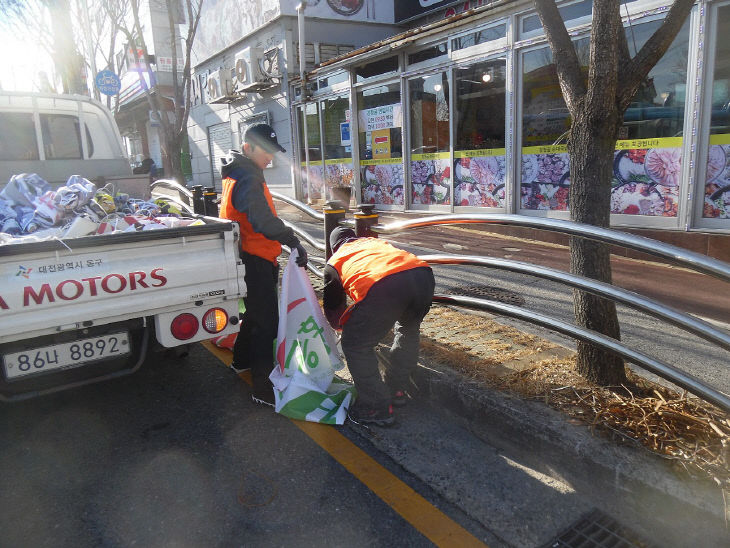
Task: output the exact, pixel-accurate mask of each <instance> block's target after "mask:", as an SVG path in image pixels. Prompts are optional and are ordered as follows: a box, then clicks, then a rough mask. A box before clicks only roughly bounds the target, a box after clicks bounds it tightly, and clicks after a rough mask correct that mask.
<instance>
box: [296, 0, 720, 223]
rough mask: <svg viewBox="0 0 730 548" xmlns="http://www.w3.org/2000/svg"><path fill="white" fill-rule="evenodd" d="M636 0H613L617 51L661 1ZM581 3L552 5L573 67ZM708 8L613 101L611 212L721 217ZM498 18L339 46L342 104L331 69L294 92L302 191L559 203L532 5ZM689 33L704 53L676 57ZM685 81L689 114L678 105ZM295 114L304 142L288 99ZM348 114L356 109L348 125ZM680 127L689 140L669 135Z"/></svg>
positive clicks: (506, 206) (559, 207)
mask: <svg viewBox="0 0 730 548" xmlns="http://www.w3.org/2000/svg"><path fill="white" fill-rule="evenodd" d="M642 4H643V5H644V6H646V5H647V4H646V3H645V2H642V1H641V0H631V1H629V2H627V5H628V6H629V7H628V8H627V9H628V10H630V11H631V14H630V16H631V21H630V23H628V22H627V23H626V26H625V33H626V38H627V44H628V46H629V54H630V55H631V56H634V55H636V52H637V51H638V50H639V49H641V47H642V46H643V45H644V44H645V43H646V42H647V40H648V39H649V37H650V36H652V34H653V33H654V32H655V31H656V30H657V29H658V28H659V26H660V25H661V23H662V13H661V12H662V10H660V9H658V10H651V11H649V10H647V9H646V7H643V8H642ZM591 5H592V3H591V2H590V1H580V2H574V3H571V4H569V5H562V7H561V15H562V17H563V19H564V20H566V21H567V23H569V24H568V26H569V27H570V26H571V25H573V27H572V29H575V32H574V31H573V30H572V29H571V28H569V30H570V31H571V33H572V36H573V41H574V42H573V43H574V44H575V46H576V52H577V54H578V60H579V62H580V64H581V66H582V67H583V68H584V71H585V74H586V76H587V66H588V58H589V53H590V50H589V47H590V41H589V38H588V36H587V33H588V24H589V22H590V13H591ZM710 8H711V9H710ZM710 8H708V10H709V11H708V15H707V21H709V23H708V25H707V26H708V27H710V26H711V27H712V29H708V31H707V33H705V31H704V29H703V28H701V24H700V23H699V21H698V19H697V18H698V15H697V13H694V14H693V15H691V16H690V18H689V19H688V20H687V21H686V22H685V24H684V25H683V27H682V29H681V30H680V32H679V34H678V35H677V37H676V39H675V40H674V42H673V43H672V45H671V46H670V47H669V49H668V51H667V52H666V54H665V55H664V56H663V57H662V59H660V60H659V61H658V62H657V64H656V65H655V66H654V67H653V68H652V70H651V71H650V72H649V74H648V76H647V77H646V79H645V81H644V82H643V84H642V85H641V86H640V88H639V90H638V92H637V93H636V96H635V98H634V100H633V101H632V103H631V105H630V106H629V107H628V109H627V111H626V113H625V115H624V122H623V125H622V127H621V128H620V130H619V135H618V140H617V142H616V149H615V152H614V160H613V177H612V182H611V183H612V184H611V202H610V205H611V213H612V222H613V223H614V224H616V225H626V226H637V227H641V226H646V227H663V228H680V227H681V226H682V225H683V224H684V223H687V225H688V226H690V227H705V226H711V227H713V228H715V227H718V228H726V227H727V228H730V226H729V225H727V223H721V222H718V221H719V220H721V219H728V218H730V106H728V105H730V65H729V64H728V63H726V59H727V58H730V46H728V45H727V44H726V43H725V41H724V40H723V37H724V36H725V34H726V33H728V32H730V3H728V2H726V3H725V4H724V5H722V4H721V5H715V6H711V7H710ZM634 14H635V15H636V17H634ZM512 22H514V23H515V24H514V25H513V24H512V23H511V22H510V21H508V20H507V19H504V18H499V19H496V20H493V21H486V22H485V21H483V20H482V22H481V24H480V25H478V26H474V27H471V28H470V27H469V25H468V24H464V26H463V27H462V28H461V29H460V30H454V29H452V31H451V34H450V35H449V36H448V38H446V37H445V36H443V37H441V38H440V39H439V38H436V39H435V41H434V42H431V43H430V44H428V45H426V44H421V45H420V46H418V47H419V48H420V49H414V48H412V47H410V46H408V47H406V45H407V43H408V42H407V39H404V40H403V42H404V44H403V46H404V47H403V49H402V50H400V51H397V48H395V49H394V50H393V51H392V52H391V53H390V54H389V56H388V57H385V58H380V59H367V60H353V61H352V63H353V64H352V65H351V66H350V68H349V69H348V70H349V74H348V76H349V77H350V78H352V80H353V83H354V85H355V89H354V90H353V96H352V100H353V101H354V103H355V104H353V105H351V104H350V97H351V96H350V94H349V90H348V91H346V90H345V87H346V84H345V80H346V78H345V76H343V74H347V73H346V72H342V68H339V69H337V70H335V71H334V72H332V73H331V74H326V73H323V74H322V75H321V76H319V80H320V81H322V82H329V81H330V79H331V80H332V81H333V82H336V83H338V86H339V87H337V86H336V87H335V88H334V89H332V88H329V89H328V90H326V91H327V93H329V94H331V95H328V94H327V93H324V92H323V90H321V89H320V90H318V92H317V93H316V95H319V96H320V97H319V98H316V97H315V98H314V99H312V100H311V101H312V102H311V103H309V104H308V105H307V113H308V115H307V134H308V140H309V150H310V162H309V170H308V174H309V175H310V180H311V192H312V198H314V199H318V198H322V199H325V198H326V199H329V198H331V193H330V192H329V191H328V189H330V188H332V187H334V186H346V185H350V184H351V185H356V186H357V191H358V192H356V193H355V194H356V195H357V199H358V201H361V202H362V203H371V204H375V205H377V206H378V207H379V208H380V209H386V210H387V209H389V208H390V209H402V208H409V209H420V210H424V209H432V210H435V211H453V210H454V209H455V208H456V209H459V208H470V209H473V208H483V209H493V210H500V211H507V212H512V211H518V212H521V213H525V214H528V213H529V214H542V215H544V214H548V215H550V214H555V215H556V216H558V217H560V216H566V214H567V212H568V209H569V207H570V204H569V190H570V160H569V155H568V150H567V136H568V132H569V129H570V124H571V118H570V116H569V113H568V110H567V108H566V105H565V102H564V100H563V96H562V91H561V89H560V86H559V82H558V78H557V72H556V67H555V64H554V63H553V58H552V53H551V51H550V48H549V47H548V46H547V44H546V43H545V41H544V39H543V37H542V33H543V31H542V27H541V25H540V23H539V19H538V18H537V17H536V15H535V13H534V11H532V12H530V11H528V12H525V13H524V14H518V16H517V17H516V18H514V19H512ZM576 25H578V26H577V27H576ZM692 28H694V31H691V29H692ZM691 32H694V33H696V34H697V36H698V37H699V39H700V40H707V44H708V47H707V48H706V50H705V51H704V52H705V53H706V55H707V57H706V60H707V62H706V63H705V64H706V65H707V66H704V65H703V64H702V62H698V63H697V64H696V66H690V65H689V59H690V57H691V56H692V55H694V54H696V53H703V50H702V49H701V48H700V49H698V44H697V43H690V34H691ZM525 38H527V40H524V39H525ZM520 39H523V40H524V41H523V42H520V41H519V40H520ZM515 40H517V42H515ZM515 43H516V45H514V44H515ZM414 47H415V46H414ZM700 61H702V59H700ZM695 69H697V70H698V71H701V72H695ZM690 71H692V73H691V74H690V73H689V72H690ZM342 84H345V85H344V86H343V85H342ZM708 86H711V87H712V89H711V90H710V89H707V88H708ZM688 88H689V89H688ZM697 93H700V94H701V97H700V98H699V100H698V103H699V106H701V107H702V108H704V109H705V114H704V116H705V117H706V121H702V122H699V121H697V122H695V121H694V118H693V119H690V118H689V114H687V113H686V112H685V111H686V110H687V106H686V103H687V102H688V101H692V100H694V99H693V97H694V96H696V95H697ZM710 102H711V103H712V105H711V108H710V105H709V104H708V103H710ZM687 112H691V111H689V110H687ZM296 114H297V116H298V117H299V118H298V126H299V133H300V147H303V144H302V140H301V136H302V135H301V134H302V131H303V129H302V127H303V112H302V110H301V106H300V107H298V110H297V112H296ZM686 114H687V115H686ZM351 118H352V119H351ZM351 122H352V124H353V125H354V123H355V122H357V124H356V125H357V133H356V134H352V135H350V131H349V130H350V127H351ZM687 128H690V129H691V130H692V131H693V134H692V137H693V138H692V140H690V139H685V138H684V137H685V135H684V132H685V131H689V129H687ZM404 132H407V133H406V134H405V144H406V145H407V150H406V151H405V153H404V151H403V144H404ZM320 133H321V142H320ZM513 133H514V134H513ZM695 143H697V150H696V151H695ZM353 147H354V148H353ZM512 147H515V148H512ZM690 153H691V155H692V157H693V158H696V159H698V160H699V163H700V164H702V165H700V166H699V169H698V170H696V171H698V172H699V175H700V176H701V177H702V179H701V180H695V182H696V185H697V188H698V189H699V190H700V192H699V193H693V192H690V191H691V189H690V188H689V185H690V182H688V181H685V180H684V177H686V175H687V174H690V176H692V175H694V174H695V168H694V167H691V166H687V165H684V168H683V164H686V163H687V161H689V160H686V159H685V158H683V156H684V155H689V154H690ZM355 158H356V159H357V161H358V163H359V169H358V167H356V166H355V161H354V159H355ZM300 160H301V161H303V160H304V155H303V148H301V154H300ZM353 190H354V188H353ZM304 195H305V196H306V195H307V188H306V185H304ZM698 201H701V202H703V203H702V204H700V203H697V202H698ZM688 205H689V206H691V208H692V209H693V211H689V210H688V209H687V207H685V206H688ZM701 206H702V207H701ZM703 223H704V224H703Z"/></svg>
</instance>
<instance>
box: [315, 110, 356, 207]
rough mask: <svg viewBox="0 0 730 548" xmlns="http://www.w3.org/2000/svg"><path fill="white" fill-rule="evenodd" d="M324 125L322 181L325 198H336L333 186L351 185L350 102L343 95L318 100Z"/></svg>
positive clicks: (350, 186) (352, 172)
mask: <svg viewBox="0 0 730 548" xmlns="http://www.w3.org/2000/svg"><path fill="white" fill-rule="evenodd" d="M322 123H323V126H324V134H323V144H324V180H325V185H326V188H327V198H330V199H333V198H334V199H339V198H338V197H336V196H335V193H333V192H332V189H333V188H338V187H339V188H344V187H347V188H352V181H353V175H354V169H353V165H352V139H351V136H350V101H349V100H348V98H347V97H346V96H341V97H335V98H333V99H326V100H324V101H322Z"/></svg>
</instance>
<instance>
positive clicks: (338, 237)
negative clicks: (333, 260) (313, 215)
mask: <svg viewBox="0 0 730 548" xmlns="http://www.w3.org/2000/svg"><path fill="white" fill-rule="evenodd" d="M354 238H357V235H356V234H355V231H354V230H352V229H351V228H346V227H344V226H338V227H335V228H334V229H333V230H332V232H331V233H330V247H331V248H332V253H334V252H335V251H337V249H338V248H339V247H340V246H341V245H342V244H344V243H345V242H346V241H347V240H351V239H354Z"/></svg>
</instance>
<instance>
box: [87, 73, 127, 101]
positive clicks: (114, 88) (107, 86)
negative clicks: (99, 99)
mask: <svg viewBox="0 0 730 548" xmlns="http://www.w3.org/2000/svg"><path fill="white" fill-rule="evenodd" d="M94 82H95V83H96V87H97V89H98V90H99V91H100V92H101V93H103V94H104V95H116V94H117V93H119V90H120V89H121V88H122V81H121V80H120V79H119V76H117V75H116V74H114V73H113V72H112V71H110V70H102V71H101V72H99V73H98V74H97V75H96V78H94Z"/></svg>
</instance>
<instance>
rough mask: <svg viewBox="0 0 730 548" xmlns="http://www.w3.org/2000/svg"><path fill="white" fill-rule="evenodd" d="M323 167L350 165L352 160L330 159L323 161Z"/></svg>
mask: <svg viewBox="0 0 730 548" xmlns="http://www.w3.org/2000/svg"><path fill="white" fill-rule="evenodd" d="M324 163H325V165H328V166H331V165H334V164H351V163H352V158H331V159H328V160H325V161H324Z"/></svg>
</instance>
